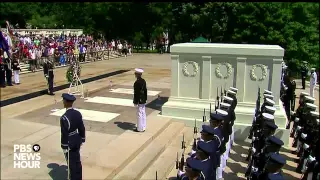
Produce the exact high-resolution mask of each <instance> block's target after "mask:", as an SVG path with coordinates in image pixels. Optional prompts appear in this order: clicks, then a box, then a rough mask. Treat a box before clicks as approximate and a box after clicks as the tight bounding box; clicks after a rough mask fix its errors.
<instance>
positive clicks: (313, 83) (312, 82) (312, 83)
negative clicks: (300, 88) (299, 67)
mask: <svg viewBox="0 0 320 180" xmlns="http://www.w3.org/2000/svg"><path fill="white" fill-rule="evenodd" d="M316 84H317V73H316V72H313V73H311V75H310V96H311V97H314V89H315V87H316Z"/></svg>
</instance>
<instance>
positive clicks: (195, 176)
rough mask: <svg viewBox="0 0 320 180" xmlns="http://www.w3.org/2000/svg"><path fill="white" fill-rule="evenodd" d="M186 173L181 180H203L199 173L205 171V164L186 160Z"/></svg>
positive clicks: (199, 161)
mask: <svg viewBox="0 0 320 180" xmlns="http://www.w3.org/2000/svg"><path fill="white" fill-rule="evenodd" d="M185 169H186V173H185V174H183V175H182V177H181V179H182V180H204V178H202V177H201V172H202V171H203V170H204V169H206V167H205V164H204V163H202V162H201V160H198V159H195V158H188V159H187V160H186V168H185Z"/></svg>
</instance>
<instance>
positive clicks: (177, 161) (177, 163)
mask: <svg viewBox="0 0 320 180" xmlns="http://www.w3.org/2000/svg"><path fill="white" fill-rule="evenodd" d="M176 169H179V153H178V152H177V159H176Z"/></svg>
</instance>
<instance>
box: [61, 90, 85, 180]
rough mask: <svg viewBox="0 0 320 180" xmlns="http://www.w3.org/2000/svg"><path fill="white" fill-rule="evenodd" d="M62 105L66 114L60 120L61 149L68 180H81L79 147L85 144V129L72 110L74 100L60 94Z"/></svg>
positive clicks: (68, 95) (71, 97)
mask: <svg viewBox="0 0 320 180" xmlns="http://www.w3.org/2000/svg"><path fill="white" fill-rule="evenodd" d="M62 98H63V105H64V108H66V112H65V113H64V114H63V115H62V117H61V118H60V126H61V148H62V150H63V152H64V154H65V158H66V161H67V163H68V170H69V172H68V174H69V175H70V177H68V178H70V180H81V179H82V165H81V159H80V147H81V145H82V144H83V143H84V142H85V138H86V136H85V127H84V124H83V120H82V115H81V113H80V112H79V111H77V110H75V109H73V108H72V104H73V102H74V101H75V100H76V98H75V97H74V96H73V95H71V94H67V93H63V94H62Z"/></svg>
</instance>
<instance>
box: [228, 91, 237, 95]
mask: <svg viewBox="0 0 320 180" xmlns="http://www.w3.org/2000/svg"><path fill="white" fill-rule="evenodd" d="M227 92H228V93H229V94H233V95H236V94H237V93H236V92H234V91H231V90H228V91H227Z"/></svg>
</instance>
